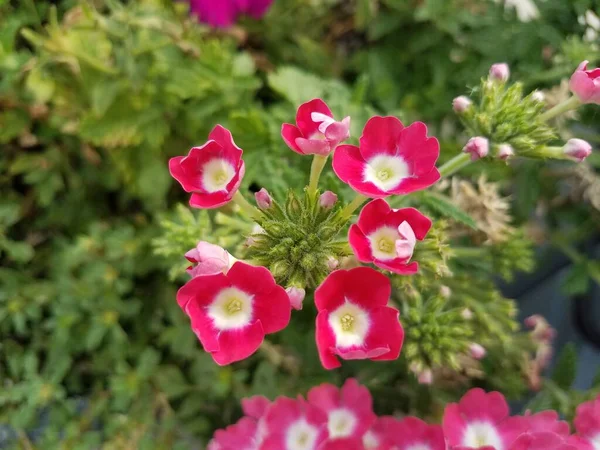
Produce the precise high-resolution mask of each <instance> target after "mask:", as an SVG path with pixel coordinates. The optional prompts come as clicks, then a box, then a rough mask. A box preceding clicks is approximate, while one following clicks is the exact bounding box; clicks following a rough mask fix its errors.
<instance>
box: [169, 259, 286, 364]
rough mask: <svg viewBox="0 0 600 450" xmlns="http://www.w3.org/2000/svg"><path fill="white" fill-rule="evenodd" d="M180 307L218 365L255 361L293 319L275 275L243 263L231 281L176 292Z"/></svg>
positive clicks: (202, 279) (208, 279) (205, 278)
mask: <svg viewBox="0 0 600 450" xmlns="http://www.w3.org/2000/svg"><path fill="white" fill-rule="evenodd" d="M177 303H178V304H179V306H180V307H181V308H182V309H183V310H184V311H185V313H186V314H187V315H188V316H189V318H190V320H191V325H192V330H193V331H194V333H196V336H198V339H199V340H200V342H201V343H202V346H203V347H204V350H206V351H207V352H209V353H211V356H212V357H213V359H214V360H215V362H216V363H217V364H219V365H226V364H231V363H233V362H235V361H240V360H242V359H245V358H247V357H248V356H250V355H252V354H253V353H254V352H255V351H256V350H258V347H260V345H261V344H262V342H263V339H264V336H265V334H270V333H275V332H277V331H280V330H282V329H283V328H285V327H286V326H287V324H288V323H289V321H290V315H291V305H290V301H289V298H288V295H287V293H286V292H285V290H284V289H283V288H282V287H281V286H278V285H277V284H276V283H275V280H274V278H273V276H272V275H271V273H270V272H269V271H268V270H267V269H265V268H264V267H255V266H251V265H249V264H245V263H242V262H236V263H235V264H234V265H233V266H232V267H231V269H229V271H228V272H227V274H226V275H225V274H223V273H219V274H216V275H201V276H197V277H195V278H192V279H191V280H190V281H188V282H187V283H186V284H185V285H184V286H183V287H181V288H180V289H179V291H178V292H177Z"/></svg>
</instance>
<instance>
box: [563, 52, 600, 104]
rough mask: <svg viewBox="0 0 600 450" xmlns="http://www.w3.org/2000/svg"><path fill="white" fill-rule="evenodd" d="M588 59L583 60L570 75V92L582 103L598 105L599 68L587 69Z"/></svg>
mask: <svg viewBox="0 0 600 450" xmlns="http://www.w3.org/2000/svg"><path fill="white" fill-rule="evenodd" d="M587 65H588V61H583V62H582V63H581V64H579V67H577V70H576V71H575V72H574V73H573V75H572V76H571V82H570V84H569V87H570V88H571V92H573V94H575V95H576V96H577V98H579V100H580V101H581V102H582V103H595V104H596V105H600V69H593V70H587Z"/></svg>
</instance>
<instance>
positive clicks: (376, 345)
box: [315, 267, 404, 369]
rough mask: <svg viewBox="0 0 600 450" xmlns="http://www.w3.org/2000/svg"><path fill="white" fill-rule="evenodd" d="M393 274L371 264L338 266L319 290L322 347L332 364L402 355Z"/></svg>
mask: <svg viewBox="0 0 600 450" xmlns="http://www.w3.org/2000/svg"><path fill="white" fill-rule="evenodd" d="M391 289H392V288H391V284H390V280H389V279H388V278H387V277H386V276H385V275H382V274H381V273H379V272H377V271H376V270H374V269H371V268H369V267H357V268H355V269H351V270H336V271H335V272H332V273H331V274H330V275H329V276H328V277H327V278H326V279H325V281H323V284H321V286H319V287H318V288H317V290H316V291H315V304H316V306H317V310H318V311H319V314H318V316H317V332H316V338H317V348H318V350H319V357H320V358H321V363H322V364H323V367H325V368H326V369H335V368H336V367H339V366H340V362H339V361H338V359H337V358H336V356H339V357H340V358H343V359H365V358H368V359H372V360H374V361H386V360H393V359H396V358H398V356H399V355H400V349H401V348H402V341H403V340H404V330H403V329H402V326H401V325H400V322H399V321H398V315H399V313H398V311H397V310H396V309H394V308H390V307H388V306H386V305H387V302H388V300H389V298H390V294H391Z"/></svg>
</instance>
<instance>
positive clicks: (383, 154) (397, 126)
mask: <svg viewBox="0 0 600 450" xmlns="http://www.w3.org/2000/svg"><path fill="white" fill-rule="evenodd" d="M439 154H440V146H439V143H438V141H437V139H435V138H430V137H427V127H426V126H425V124H424V123H422V122H415V123H413V124H412V125H410V126H408V127H405V126H404V125H403V124H402V122H400V120H398V119H397V118H396V117H379V116H376V117H372V118H371V119H369V121H368V122H367V124H366V125H365V128H364V130H363V134H362V136H361V137H360V146H359V147H356V146H354V145H341V146H339V147H338V148H337V150H336V152H335V154H334V155H333V170H334V171H335V173H336V174H337V176H338V177H339V178H340V179H341V180H342V181H343V182H344V183H348V184H349V185H350V187H352V189H354V190H355V191H357V192H359V193H360V194H363V195H366V196H367V197H372V198H379V197H387V196H388V195H398V194H408V193H410V192H414V191H418V190H421V189H425V188H426V187H429V186H431V185H432V184H434V183H436V182H437V181H438V180H439V179H440V173H439V172H438V170H437V168H436V167H435V163H436V161H437V159H438V156H439Z"/></svg>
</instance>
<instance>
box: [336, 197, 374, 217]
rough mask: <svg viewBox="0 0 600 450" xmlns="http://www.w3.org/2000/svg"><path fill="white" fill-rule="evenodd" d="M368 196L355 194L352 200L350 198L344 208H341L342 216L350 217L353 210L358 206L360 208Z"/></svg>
mask: <svg viewBox="0 0 600 450" xmlns="http://www.w3.org/2000/svg"><path fill="white" fill-rule="evenodd" d="M368 198H369V197H365V196H364V195H362V194H356V197H354V200H352V201H351V202H350V203H348V204H347V205H346V206H345V207H344V209H342V217H343V218H344V219H345V220H347V219H349V218H350V217H352V214H353V213H354V211H356V210H357V209H358V208H360V205H362V204H363V203H364V202H365V200H367V199H368Z"/></svg>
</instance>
